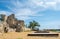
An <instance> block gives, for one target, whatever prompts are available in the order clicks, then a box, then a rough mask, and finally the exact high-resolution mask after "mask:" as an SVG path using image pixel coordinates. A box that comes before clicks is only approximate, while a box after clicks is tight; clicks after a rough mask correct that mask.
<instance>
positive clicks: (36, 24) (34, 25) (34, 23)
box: [28, 20, 40, 30]
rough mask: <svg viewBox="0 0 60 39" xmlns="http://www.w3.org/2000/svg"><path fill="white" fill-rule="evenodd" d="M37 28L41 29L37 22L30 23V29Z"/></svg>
mask: <svg viewBox="0 0 60 39" xmlns="http://www.w3.org/2000/svg"><path fill="white" fill-rule="evenodd" d="M36 26H37V27H40V25H39V23H38V22H36V21H34V20H33V21H32V22H29V26H28V27H29V28H31V29H32V30H34V28H35V27H36Z"/></svg>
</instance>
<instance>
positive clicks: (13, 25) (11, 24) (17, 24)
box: [0, 14, 24, 32]
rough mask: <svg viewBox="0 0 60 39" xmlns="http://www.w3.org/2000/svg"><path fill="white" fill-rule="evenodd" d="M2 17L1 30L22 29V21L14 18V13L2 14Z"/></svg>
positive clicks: (19, 30) (17, 30) (18, 30)
mask: <svg viewBox="0 0 60 39" xmlns="http://www.w3.org/2000/svg"><path fill="white" fill-rule="evenodd" d="M2 17H3V18H2V19H3V21H2V22H3V24H2V23H1V24H2V25H0V28H1V29H0V31H3V32H12V31H16V32H21V31H24V21H23V20H17V19H16V18H15V15H14V14H11V15H9V16H6V15H2Z"/></svg>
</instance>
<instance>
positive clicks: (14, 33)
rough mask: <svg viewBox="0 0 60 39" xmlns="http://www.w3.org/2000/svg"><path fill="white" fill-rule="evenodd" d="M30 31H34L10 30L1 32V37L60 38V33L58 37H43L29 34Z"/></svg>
mask: <svg viewBox="0 0 60 39" xmlns="http://www.w3.org/2000/svg"><path fill="white" fill-rule="evenodd" d="M28 33H33V32H19V33H18V32H9V33H2V34H0V39H60V33H58V34H59V36H58V37H42V36H27V34H28Z"/></svg>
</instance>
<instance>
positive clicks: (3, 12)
mask: <svg viewBox="0 0 60 39" xmlns="http://www.w3.org/2000/svg"><path fill="white" fill-rule="evenodd" d="M0 14H5V15H7V16H8V15H10V14H12V13H11V12H8V11H0Z"/></svg>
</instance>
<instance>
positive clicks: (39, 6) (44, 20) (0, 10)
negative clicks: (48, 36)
mask: <svg viewBox="0 0 60 39" xmlns="http://www.w3.org/2000/svg"><path fill="white" fill-rule="evenodd" d="M12 13H14V14H15V17H16V18H17V19H19V20H24V21H25V22H26V23H27V24H28V22H29V21H32V20H35V21H37V22H39V23H40V25H41V27H40V29H59V28H60V0H0V14H6V15H7V16H8V15H10V14H12Z"/></svg>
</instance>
